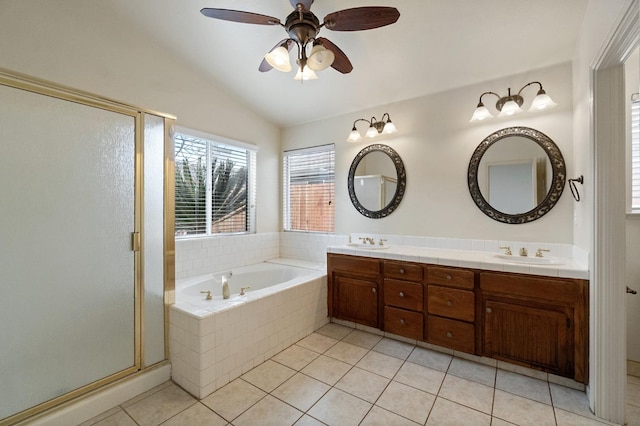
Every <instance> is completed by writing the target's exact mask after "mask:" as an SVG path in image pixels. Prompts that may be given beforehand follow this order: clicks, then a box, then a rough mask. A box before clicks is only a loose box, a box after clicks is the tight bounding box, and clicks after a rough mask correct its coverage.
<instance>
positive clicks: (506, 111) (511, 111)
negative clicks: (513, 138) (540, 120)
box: [498, 101, 522, 118]
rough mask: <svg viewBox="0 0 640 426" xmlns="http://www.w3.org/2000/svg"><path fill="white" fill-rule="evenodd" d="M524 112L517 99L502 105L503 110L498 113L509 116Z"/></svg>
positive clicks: (500, 115)
mask: <svg viewBox="0 0 640 426" xmlns="http://www.w3.org/2000/svg"><path fill="white" fill-rule="evenodd" d="M521 112H522V108H520V105H518V104H517V103H516V102H515V101H508V102H507V103H505V104H504V105H503V106H502V111H500V114H498V117H500V118H502V117H509V116H512V115H516V114H520V113H521Z"/></svg>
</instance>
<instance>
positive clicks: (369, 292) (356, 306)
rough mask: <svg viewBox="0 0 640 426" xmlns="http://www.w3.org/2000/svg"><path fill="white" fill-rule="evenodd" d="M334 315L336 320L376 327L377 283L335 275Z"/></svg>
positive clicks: (371, 280) (370, 280)
mask: <svg viewBox="0 0 640 426" xmlns="http://www.w3.org/2000/svg"><path fill="white" fill-rule="evenodd" d="M333 285H334V300H333V303H334V307H335V308H334V315H335V317H336V318H339V319H343V320H347V321H353V322H357V323H359V324H364V325H368V326H370V327H378V282H377V281H376V280H373V279H366V278H364V279H360V278H352V277H347V276H343V275H340V274H337V273H335V274H334V276H333Z"/></svg>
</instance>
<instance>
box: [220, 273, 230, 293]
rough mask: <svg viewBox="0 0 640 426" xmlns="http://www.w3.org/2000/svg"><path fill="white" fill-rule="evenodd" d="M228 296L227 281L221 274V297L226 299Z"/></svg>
mask: <svg viewBox="0 0 640 426" xmlns="http://www.w3.org/2000/svg"><path fill="white" fill-rule="evenodd" d="M229 296H230V293H229V283H228V282H227V277H225V276H224V275H223V276H222V298H223V299H228V298H229Z"/></svg>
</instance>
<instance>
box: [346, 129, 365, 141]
mask: <svg viewBox="0 0 640 426" xmlns="http://www.w3.org/2000/svg"><path fill="white" fill-rule="evenodd" d="M361 140H362V135H361V134H360V132H359V131H357V130H356V129H353V130H352V131H351V133H349V137H348V138H347V142H351V143H356V142H360V141H361Z"/></svg>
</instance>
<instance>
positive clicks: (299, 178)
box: [282, 144, 335, 232]
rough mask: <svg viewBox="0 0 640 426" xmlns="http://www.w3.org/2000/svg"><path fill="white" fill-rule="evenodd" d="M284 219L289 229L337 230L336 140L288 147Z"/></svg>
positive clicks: (285, 159)
mask: <svg viewBox="0 0 640 426" xmlns="http://www.w3.org/2000/svg"><path fill="white" fill-rule="evenodd" d="M282 181H283V183H284V188H283V197H282V198H283V203H284V205H283V214H284V217H283V223H284V229H285V230H286V231H307V232H333V230H334V207H333V205H334V203H333V201H334V196H335V149H334V146H333V144H331V145H323V146H318V147H313V148H305V149H298V150H292V151H285V152H284V157H283V179H282Z"/></svg>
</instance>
